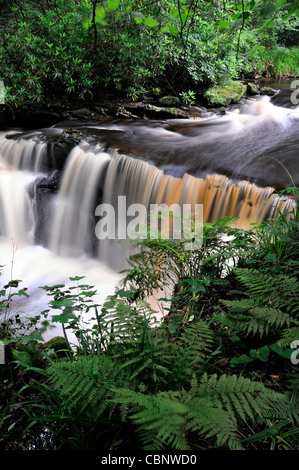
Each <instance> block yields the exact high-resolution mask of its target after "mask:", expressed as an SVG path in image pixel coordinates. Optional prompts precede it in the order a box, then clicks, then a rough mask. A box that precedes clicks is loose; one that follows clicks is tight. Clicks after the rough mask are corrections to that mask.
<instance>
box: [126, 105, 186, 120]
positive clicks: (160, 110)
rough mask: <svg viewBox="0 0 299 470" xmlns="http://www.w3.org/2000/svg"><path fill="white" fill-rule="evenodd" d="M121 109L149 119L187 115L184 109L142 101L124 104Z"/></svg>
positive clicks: (174, 117) (184, 117) (176, 117)
mask: <svg viewBox="0 0 299 470" xmlns="http://www.w3.org/2000/svg"><path fill="white" fill-rule="evenodd" d="M123 110H124V111H126V112H129V113H131V116H137V117H142V118H149V119H179V118H182V119H186V118H188V117H189V115H188V113H187V112H186V111H183V110H181V109H179V108H172V107H160V106H154V105H152V104H148V103H143V102H136V103H129V104H126V105H124V106H123Z"/></svg>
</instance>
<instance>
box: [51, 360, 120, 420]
mask: <svg viewBox="0 0 299 470" xmlns="http://www.w3.org/2000/svg"><path fill="white" fill-rule="evenodd" d="M47 375H48V377H49V378H50V380H51V382H52V383H53V384H54V386H55V388H56V389H59V390H60V394H61V396H62V397H64V398H65V399H66V400H67V402H68V403H69V405H70V406H71V407H73V408H78V409H79V412H80V413H82V412H86V413H87V414H90V413H91V414H92V415H93V416H94V419H95V420H97V419H98V418H99V417H100V416H101V415H102V414H103V413H104V412H105V411H106V409H107V408H108V407H109V406H110V405H111V403H112V402H111V397H112V396H113V393H112V392H111V388H112V387H115V386H117V385H119V384H121V385H124V384H126V381H125V380H124V378H123V375H122V374H121V372H120V370H119V367H118V366H117V364H116V363H113V362H112V361H111V359H109V358H107V357H83V358H78V360H77V361H76V362H71V361H62V362H58V363H54V364H52V365H51V366H50V367H49V368H48V369H47Z"/></svg>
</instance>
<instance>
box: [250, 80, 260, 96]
mask: <svg viewBox="0 0 299 470" xmlns="http://www.w3.org/2000/svg"><path fill="white" fill-rule="evenodd" d="M259 94H260V89H259V87H258V86H257V85H256V84H255V83H252V82H249V83H247V95H252V96H253V95H259Z"/></svg>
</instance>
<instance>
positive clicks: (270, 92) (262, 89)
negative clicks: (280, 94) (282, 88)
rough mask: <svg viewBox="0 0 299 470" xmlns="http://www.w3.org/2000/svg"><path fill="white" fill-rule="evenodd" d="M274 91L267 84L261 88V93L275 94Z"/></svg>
mask: <svg viewBox="0 0 299 470" xmlns="http://www.w3.org/2000/svg"><path fill="white" fill-rule="evenodd" d="M276 93H277V91H276V90H273V88H270V87H268V86H264V87H263V88H261V95H269V96H274V95H276Z"/></svg>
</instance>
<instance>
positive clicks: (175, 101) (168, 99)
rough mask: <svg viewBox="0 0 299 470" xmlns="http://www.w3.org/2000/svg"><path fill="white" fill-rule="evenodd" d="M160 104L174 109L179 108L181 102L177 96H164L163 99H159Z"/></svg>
mask: <svg viewBox="0 0 299 470" xmlns="http://www.w3.org/2000/svg"><path fill="white" fill-rule="evenodd" d="M159 103H160V104H161V105H162V106H166V107H171V108H172V107H175V106H178V105H179V104H180V100H179V98H177V97H176V96H162V98H160V99H159Z"/></svg>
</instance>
